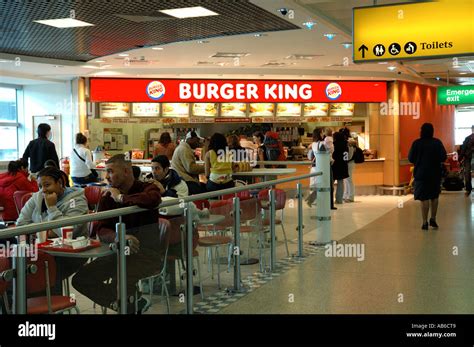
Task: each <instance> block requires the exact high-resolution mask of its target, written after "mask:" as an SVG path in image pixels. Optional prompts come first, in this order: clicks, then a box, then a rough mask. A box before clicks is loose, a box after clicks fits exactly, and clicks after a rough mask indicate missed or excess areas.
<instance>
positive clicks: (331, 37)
mask: <svg viewBox="0 0 474 347" xmlns="http://www.w3.org/2000/svg"><path fill="white" fill-rule="evenodd" d="M336 35H337V34H336V33H326V34H323V36H324V37H325V38H327V39H328V40H329V41H331V40H332V39H333V38H335V37H336Z"/></svg>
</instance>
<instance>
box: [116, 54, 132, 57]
mask: <svg viewBox="0 0 474 347" xmlns="http://www.w3.org/2000/svg"><path fill="white" fill-rule="evenodd" d="M118 56H119V57H128V56H129V54H128V53H120V54H119V55H118Z"/></svg>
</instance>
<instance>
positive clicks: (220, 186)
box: [206, 180, 235, 192]
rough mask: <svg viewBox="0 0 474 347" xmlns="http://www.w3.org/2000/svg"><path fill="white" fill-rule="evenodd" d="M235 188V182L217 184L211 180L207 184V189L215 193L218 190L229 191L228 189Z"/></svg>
mask: <svg viewBox="0 0 474 347" xmlns="http://www.w3.org/2000/svg"><path fill="white" fill-rule="evenodd" d="M234 187H235V182H234V181H229V182H227V183H221V184H219V183H215V182H212V181H211V180H208V181H207V184H206V189H207V191H208V192H215V191H216V190H222V189H228V188H234Z"/></svg>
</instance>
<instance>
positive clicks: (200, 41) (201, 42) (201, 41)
mask: <svg viewBox="0 0 474 347" xmlns="http://www.w3.org/2000/svg"><path fill="white" fill-rule="evenodd" d="M198 43H199V44H203V43H209V41H205V40H199V41H198Z"/></svg>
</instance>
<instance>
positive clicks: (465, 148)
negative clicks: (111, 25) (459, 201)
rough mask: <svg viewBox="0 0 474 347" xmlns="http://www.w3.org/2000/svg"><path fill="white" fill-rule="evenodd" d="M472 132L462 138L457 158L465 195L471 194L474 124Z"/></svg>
mask: <svg viewBox="0 0 474 347" xmlns="http://www.w3.org/2000/svg"><path fill="white" fill-rule="evenodd" d="M471 130H472V134H471V135H469V136H467V137H466V138H465V139H464V142H463V143H462V146H461V153H460V156H459V160H460V161H462V166H463V172H464V187H465V189H466V197H467V196H469V195H471V192H472V176H471V171H472V170H473V165H474V164H473V163H472V159H473V152H474V125H473V126H472V127H471Z"/></svg>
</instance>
